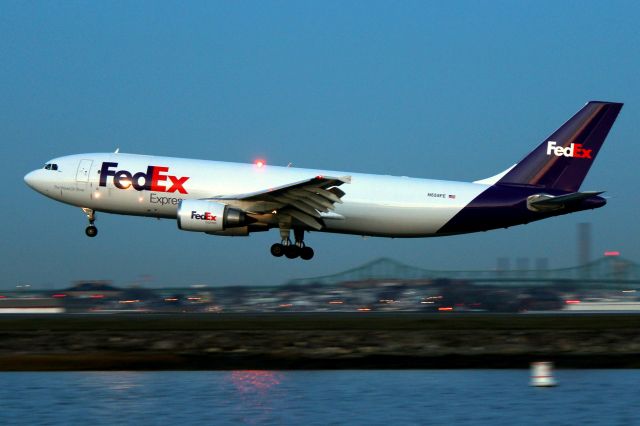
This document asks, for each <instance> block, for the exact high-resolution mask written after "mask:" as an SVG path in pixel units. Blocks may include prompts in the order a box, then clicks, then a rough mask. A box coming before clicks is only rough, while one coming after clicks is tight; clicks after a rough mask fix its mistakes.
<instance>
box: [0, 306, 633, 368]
mask: <svg viewBox="0 0 640 426" xmlns="http://www.w3.org/2000/svg"><path fill="white" fill-rule="evenodd" d="M0 341H1V342H2V345H1V346H0V371H87V370H141V371H153V370H238V369H251V370H254V369H261V370H263V369H266V370H314V369H320V370H324V369H331V370H335V369H461V368H482V369H485V368H486V369H496V368H528V367H529V363H531V362H534V361H552V362H554V363H555V365H556V367H557V368H640V315H633V314H610V315H576V316H573V315H572V316H567V315H566V314H558V315H554V314H544V315H522V314H498V315H491V314H489V315H487V314H454V315H451V314H422V313H413V314H411V313H403V314H395V313H394V314H384V313H380V314H373V315H372V314H359V313H353V314H351V313H345V314H305V313H301V314H294V313H288V314H260V315H256V314H251V315H242V314H184V315H179V314H171V315H161V314H138V315H86V314H76V315H74V314H69V315H45V316H38V315H28V316H20V315H12V316H7V317H0Z"/></svg>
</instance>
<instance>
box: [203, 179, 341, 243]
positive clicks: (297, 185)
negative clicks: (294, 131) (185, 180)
mask: <svg viewBox="0 0 640 426" xmlns="http://www.w3.org/2000/svg"><path fill="white" fill-rule="evenodd" d="M343 183H351V177H350V176H343V177H331V176H316V177H313V178H311V179H307V180H303V181H299V182H294V183H291V184H287V185H283V186H279V187H276V188H269V189H266V190H263V191H257V192H251V193H247V194H233V195H221V196H216V197H212V198H210V199H211V200H217V201H241V202H243V205H246V206H249V208H248V209H247V210H251V211H252V212H255V213H265V212H267V211H268V212H271V211H273V210H276V211H277V212H278V215H280V216H284V217H289V218H294V219H297V220H298V221H300V222H302V223H303V224H305V225H307V226H308V227H310V228H312V229H315V230H320V229H322V227H323V224H322V222H321V220H322V219H323V218H332V219H340V218H343V217H342V216H340V215H338V214H336V213H333V212H332V211H333V210H334V209H335V204H336V203H342V200H341V198H342V197H343V196H344V195H345V193H344V191H342V190H341V189H339V188H338V186H340V185H342V184H343Z"/></svg>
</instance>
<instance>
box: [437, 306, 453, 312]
mask: <svg viewBox="0 0 640 426" xmlns="http://www.w3.org/2000/svg"><path fill="white" fill-rule="evenodd" d="M438 310H439V311H453V307H452V306H441V307H439V308H438Z"/></svg>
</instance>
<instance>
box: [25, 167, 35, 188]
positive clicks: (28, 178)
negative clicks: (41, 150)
mask: <svg viewBox="0 0 640 426" xmlns="http://www.w3.org/2000/svg"><path fill="white" fill-rule="evenodd" d="M35 174H36V172H35V170H34V171H32V172H29V173H27V174H26V175H24V183H26V184H27V185H28V186H29V187H30V188H33V185H34V184H35V180H36V177H35Z"/></svg>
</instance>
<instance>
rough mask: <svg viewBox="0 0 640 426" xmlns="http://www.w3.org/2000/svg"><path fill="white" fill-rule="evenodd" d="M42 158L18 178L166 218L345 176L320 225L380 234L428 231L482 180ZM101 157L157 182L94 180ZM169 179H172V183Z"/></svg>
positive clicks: (87, 201)
mask: <svg viewBox="0 0 640 426" xmlns="http://www.w3.org/2000/svg"><path fill="white" fill-rule="evenodd" d="M50 163H53V164H56V165H57V170H45V169H39V170H35V171H33V172H31V173H29V174H28V175H27V176H26V177H25V180H26V181H27V183H28V184H29V185H30V186H31V187H32V188H34V189H36V190H37V191H38V192H41V193H42V194H44V195H46V196H48V197H50V198H53V199H55V200H57V201H61V202H64V203H67V204H71V205H74V206H78V207H85V208H89V209H93V210H95V211H100V212H108V213H116V214H124V215H139V216H149V217H162V218H173V219H175V218H176V211H177V209H178V204H179V202H180V201H181V200H182V199H203V198H211V197H217V196H225V195H229V194H247V193H252V192H256V191H263V190H265V189H269V188H276V187H280V186H283V185H287V184H290V183H291V182H296V181H301V180H305V179H309V178H312V177H315V176H345V175H348V176H350V177H351V183H350V184H345V185H343V186H342V187H341V189H342V190H343V191H344V192H345V195H344V197H343V198H342V201H343V203H341V204H336V206H335V207H336V208H335V213H336V214H335V215H333V217H332V216H328V217H327V218H326V219H325V220H324V223H325V225H326V226H325V228H324V229H323V231H325V232H338V233H348V234H358V235H372V236H386V237H425V236H432V235H434V234H435V233H436V232H437V231H438V229H440V228H441V227H442V226H443V225H444V224H445V223H447V222H448V221H449V220H450V219H451V218H452V217H453V216H454V215H456V214H457V213H458V212H459V211H460V210H461V209H463V208H464V207H465V206H466V205H467V204H469V203H470V202H471V201H472V200H473V199H474V198H476V197H477V196H478V195H479V194H481V193H482V192H483V191H485V190H486V189H487V188H489V186H490V185H487V184H483V183H465V182H451V181H442V180H431V179H416V178H409V177H396V176H386V175H372V174H360V173H345V172H336V171H329V170H313V169H300V168H294V167H277V166H270V165H264V166H262V167H259V166H258V165H256V164H241V163H229V162H219V161H206V160H193V159H182V158H172V157H157V156H147V155H135V154H124V153H96V154H79V155H71V156H65V157H59V158H56V159H53V160H51V161H50ZM103 163H117V166H113V167H112V168H111V170H110V171H111V172H112V173H114V174H115V173H117V172H119V171H128V172H130V175H135V174H136V173H139V172H146V171H147V170H148V167H149V166H156V167H160V168H162V169H161V172H160V173H159V174H158V177H159V180H158V182H157V185H155V186H154V187H153V188H152V187H147V188H142V184H144V178H141V181H140V182H139V183H140V184H139V185H138V189H139V190H138V189H135V188H134V186H133V185H131V182H130V181H127V174H126V173H123V174H121V175H120V176H119V177H121V178H122V182H124V184H123V183H122V182H121V186H125V187H126V188H125V189H121V188H118V187H116V186H115V185H114V179H113V176H112V175H111V176H109V177H108V179H106V180H105V181H104V182H103V185H104V186H101V185H100V176H101V168H102V167H103ZM164 168H166V169H164ZM169 176H173V177H174V178H170V177H169ZM185 177H186V178H187V179H184V178H185ZM172 179H174V180H176V181H178V184H177V185H176V186H175V187H173V190H172V186H173V183H174V182H173V181H172ZM180 180H182V182H180ZM169 191H170V192H169ZM185 192H186V193H185ZM230 204H233V203H230Z"/></svg>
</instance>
